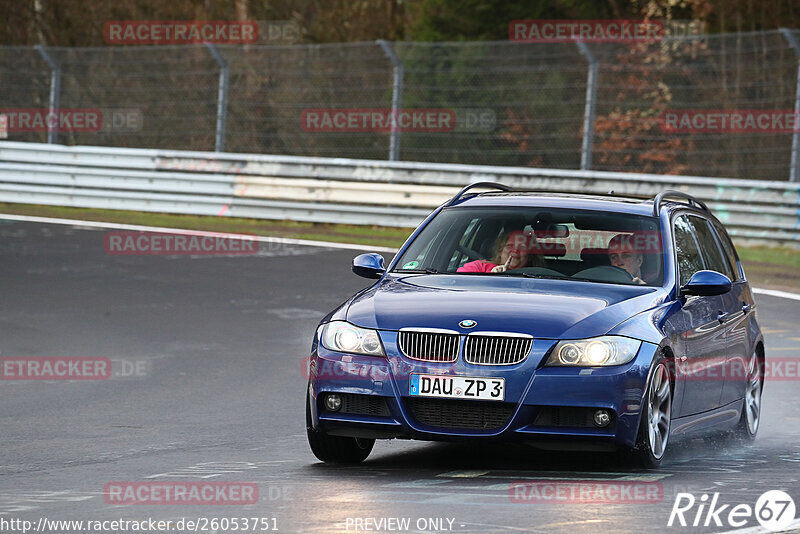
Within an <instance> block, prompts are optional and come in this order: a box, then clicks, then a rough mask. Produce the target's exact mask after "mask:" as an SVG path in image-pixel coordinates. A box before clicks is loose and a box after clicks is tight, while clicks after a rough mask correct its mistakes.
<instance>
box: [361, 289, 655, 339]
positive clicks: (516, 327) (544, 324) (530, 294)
mask: <svg viewBox="0 0 800 534" xmlns="http://www.w3.org/2000/svg"><path fill="white" fill-rule="evenodd" d="M663 298H664V290H663V289H661V288H657V287H647V286H633V285H630V286H628V285H618V284H600V283H593V282H581V281H572V280H546V279H532V278H521V277H508V276H484V275H411V276H408V275H407V276H391V275H390V276H388V277H386V278H384V279H383V280H381V281H380V282H379V283H377V284H376V285H374V286H372V287H371V288H369V289H367V290H365V291H364V292H362V293H360V294H358V295H356V296H355V297H354V298H353V299H352V300H351V301H350V304H349V306H348V308H347V320H348V321H350V322H351V323H353V324H355V325H358V326H362V327H365V328H377V329H380V330H399V329H401V328H413V327H416V328H444V329H449V330H455V331H461V332H464V333H466V332H470V331H475V332H477V331H498V332H521V333H526V334H530V335H532V336H534V337H537V338H550V339H559V338H560V339H577V338H586V337H594V336H600V335H603V334H606V333H607V332H608V331H609V330H611V329H612V328H614V327H615V326H616V325H618V324H620V323H621V322H623V321H625V320H626V319H628V318H630V317H631V316H633V315H636V314H638V313H640V312H642V311H645V310H648V309H650V308H652V307H654V306H656V305H657V304H658V303H660V302H662V301H663ZM464 319H472V320H474V321H476V322H477V325H476V326H475V327H474V328H473V329H470V330H467V329H463V328H461V327H459V322H460V321H462V320H464Z"/></svg>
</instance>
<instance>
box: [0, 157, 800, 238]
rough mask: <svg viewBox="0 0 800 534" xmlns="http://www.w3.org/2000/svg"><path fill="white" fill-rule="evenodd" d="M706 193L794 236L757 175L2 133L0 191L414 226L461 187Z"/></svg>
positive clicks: (778, 189)
mask: <svg viewBox="0 0 800 534" xmlns="http://www.w3.org/2000/svg"><path fill="white" fill-rule="evenodd" d="M478 181H497V182H502V183H505V184H508V185H510V186H512V187H515V188H520V189H529V190H536V191H544V192H575V193H601V194H605V193H608V192H609V191H614V193H615V194H616V195H633V196H640V197H641V196H646V197H652V196H654V195H655V194H656V193H658V192H659V191H662V190H664V189H676V190H679V191H685V192H688V193H691V194H693V195H695V196H696V197H698V198H699V199H701V200H704V201H705V202H706V203H707V204H708V205H709V207H710V208H711V209H712V210H713V211H714V213H715V214H716V215H717V217H719V218H720V220H722V221H723V222H724V223H725V224H726V225H727V227H728V228H729V230H730V232H731V234H732V235H734V236H735V237H737V238H738V239H739V240H742V239H746V240H748V241H753V240H755V241H759V242H764V243H769V244H794V245H798V246H800V184H792V183H787V182H772V181H761V180H739V179H720V178H707V177H699V176H664V175H655V174H635V173H617V172H601V171H570V170H559V169H536V168H522V167H490V166H473V165H451V164H441V163H414V162H387V161H373V160H354V159H338V158H309V157H296V156H263V155H253V154H228V153H214V152H187V151H172V150H152V149H130V148H108V147H91V146H74V147H66V146H59V145H48V144H39V143H18V142H0V202H18V203H26V204H49V205H58V206H74V207H90V208H105V209H128V210H138V211H157V212H166V213H183V214H198V215H221V216H231V217H253V218H263V219H290V220H296V221H312V222H331V223H349V224H375V225H383V226H405V227H414V226H416V225H417V224H418V223H419V222H420V221H421V220H422V219H423V218H424V217H425V215H427V214H428V213H429V212H430V211H431V210H432V209H433V208H435V207H436V206H438V205H439V204H441V203H442V202H444V201H445V200H447V199H448V198H450V197H451V196H452V195H453V194H454V193H455V192H456V191H458V189H459V188H460V187H463V186H464V185H466V184H469V183H474V182H478Z"/></svg>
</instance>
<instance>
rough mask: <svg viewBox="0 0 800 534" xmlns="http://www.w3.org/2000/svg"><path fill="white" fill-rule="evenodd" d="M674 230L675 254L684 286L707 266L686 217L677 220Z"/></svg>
mask: <svg viewBox="0 0 800 534" xmlns="http://www.w3.org/2000/svg"><path fill="white" fill-rule="evenodd" d="M673 228H674V229H675V252H676V253H677V255H678V272H679V273H680V285H684V284H685V283H686V282H688V281H689V279H690V278H691V277H692V275H693V274H694V273H696V272H697V271H702V270H703V269H705V265H704V264H703V258H702V257H701V256H700V248H699V247H698V245H697V241H696V240H695V237H694V234H693V233H692V227H691V225H689V221H688V220H687V219H686V216H680V217H678V218H677V219H675V223H674V226H673Z"/></svg>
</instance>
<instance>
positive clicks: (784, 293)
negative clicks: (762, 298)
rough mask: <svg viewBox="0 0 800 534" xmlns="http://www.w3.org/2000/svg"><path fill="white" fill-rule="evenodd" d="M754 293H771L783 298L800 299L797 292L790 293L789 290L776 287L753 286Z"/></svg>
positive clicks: (771, 295)
mask: <svg viewBox="0 0 800 534" xmlns="http://www.w3.org/2000/svg"><path fill="white" fill-rule="evenodd" d="M753 293H755V294H756V295H769V296H770V297H779V298H782V299H791V300H800V295H798V294H797V293H789V292H788V291H778V290H776V289H760V288H758V287H754V288H753Z"/></svg>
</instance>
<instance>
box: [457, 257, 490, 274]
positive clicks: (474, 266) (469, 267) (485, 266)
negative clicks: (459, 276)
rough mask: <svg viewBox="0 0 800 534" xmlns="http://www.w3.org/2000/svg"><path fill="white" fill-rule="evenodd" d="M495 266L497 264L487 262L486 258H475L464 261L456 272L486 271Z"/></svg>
mask: <svg viewBox="0 0 800 534" xmlns="http://www.w3.org/2000/svg"><path fill="white" fill-rule="evenodd" d="M495 267H497V264H495V263H491V262H488V261H486V260H475V261H471V262H469V263H465V264H464V265H462V266H461V267H459V268H458V269H456V272H458V273H488V272H491V271H492V269H494V268H495Z"/></svg>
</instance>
